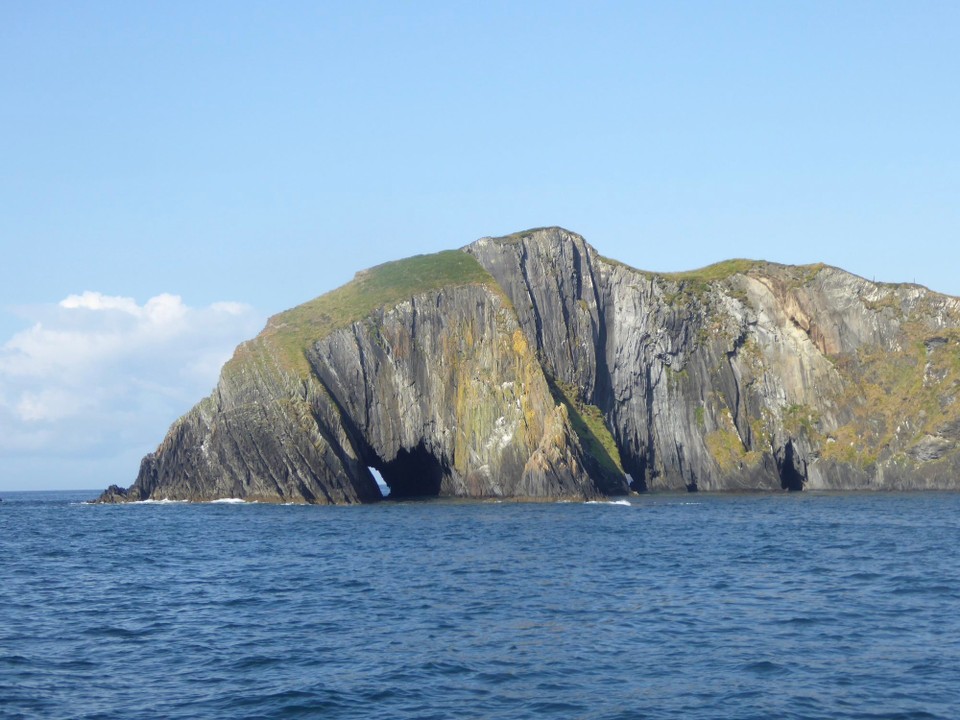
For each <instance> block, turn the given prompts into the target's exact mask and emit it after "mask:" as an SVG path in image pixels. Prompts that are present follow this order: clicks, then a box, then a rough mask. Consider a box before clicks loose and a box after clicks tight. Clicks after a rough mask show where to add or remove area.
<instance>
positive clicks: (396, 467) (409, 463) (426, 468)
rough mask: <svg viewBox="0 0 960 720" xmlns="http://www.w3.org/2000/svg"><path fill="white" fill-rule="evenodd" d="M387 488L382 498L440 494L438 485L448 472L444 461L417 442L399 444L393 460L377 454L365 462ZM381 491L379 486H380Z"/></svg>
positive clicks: (424, 496)
mask: <svg viewBox="0 0 960 720" xmlns="http://www.w3.org/2000/svg"><path fill="white" fill-rule="evenodd" d="M367 465H369V466H370V467H371V468H373V469H374V470H376V471H377V472H378V473H379V474H380V477H381V478H382V479H383V482H384V484H385V485H386V486H387V487H388V488H389V493H387V494H384V499H390V500H399V499H402V498H429V497H438V496H439V495H440V485H441V483H442V482H443V479H444V478H445V477H446V476H447V475H448V474H449V468H448V467H447V466H446V464H445V463H443V462H441V461H440V460H439V459H438V458H436V457H435V456H434V455H433V453H431V452H430V451H429V450H427V449H426V447H424V445H423V443H420V444H419V445H417V446H416V447H414V448H410V449H408V448H401V449H400V450H399V452H397V454H396V456H395V457H394V458H393V460H388V461H385V460H382V459H380V458H378V457H375V458H372V461H371V462H368V463H367ZM381 492H382V490H381Z"/></svg>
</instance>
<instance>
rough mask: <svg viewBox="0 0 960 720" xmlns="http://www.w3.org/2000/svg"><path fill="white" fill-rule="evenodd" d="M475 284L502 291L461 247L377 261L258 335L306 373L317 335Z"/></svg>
mask: <svg viewBox="0 0 960 720" xmlns="http://www.w3.org/2000/svg"><path fill="white" fill-rule="evenodd" d="M471 284H482V285H486V286H488V287H490V288H495V289H496V291H497V292H498V293H501V294H502V291H501V290H500V288H499V286H498V285H497V284H496V281H495V280H494V279H493V277H492V276H491V275H490V274H489V273H488V272H487V271H486V270H484V269H483V267H482V266H481V265H480V263H479V262H477V260H476V259H475V258H474V257H473V256H472V255H469V254H468V253H465V252H462V251H460V250H447V251H444V252H439V253H436V254H434V255H417V256H415V257H411V258H407V259H405V260H397V261H395V262H389V263H385V264H383V265H377V266H376V267H372V268H370V269H369V270H363V271H361V272H359V273H357V275H356V277H354V279H353V280H352V281H350V282H349V283H347V284H346V285H343V286H342V287H339V288H337V289H336V290H332V291H331V292H328V293H326V294H325V295H321V296H320V297H318V298H316V299H314V300H310V301H309V302H306V303H304V304H303V305H299V306H297V307H295V308H293V309H291V310H287V311H286V312H282V313H280V314H279V315H275V316H274V317H272V318H271V319H270V322H269V323H268V324H267V327H266V329H265V330H264V331H263V333H261V335H260V337H259V338H258V339H261V340H268V341H269V342H270V343H271V344H273V345H274V346H275V347H276V348H278V349H279V350H280V355H281V359H282V360H283V361H286V362H287V363H289V365H290V369H293V370H296V371H299V372H305V371H306V370H307V369H308V368H307V363H306V357H305V355H304V353H305V351H306V349H307V348H308V347H309V345H310V343H312V342H314V341H316V340H317V339H319V338H321V337H323V336H325V335H327V334H329V333H331V332H333V331H334V330H338V329H340V328H343V327H347V326H348V325H350V324H351V323H353V322H356V321H358V320H362V319H363V318H365V317H367V316H368V315H370V314H371V313H372V312H373V311H374V310H376V309H377V308H379V307H382V306H392V305H395V304H397V303H398V302H401V301H402V300H404V299H406V298H410V297H413V296H414V295H419V294H421V293H425V292H430V291H433V290H438V289H440V288H443V287H450V286H461V285H471ZM504 297H505V296H504Z"/></svg>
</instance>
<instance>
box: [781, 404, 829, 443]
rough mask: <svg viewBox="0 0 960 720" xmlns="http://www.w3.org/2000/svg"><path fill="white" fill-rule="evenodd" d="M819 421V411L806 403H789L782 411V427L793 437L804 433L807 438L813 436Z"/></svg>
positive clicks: (815, 433)
mask: <svg viewBox="0 0 960 720" xmlns="http://www.w3.org/2000/svg"><path fill="white" fill-rule="evenodd" d="M819 422H820V415H819V413H817V411H816V410H814V409H813V408H811V407H809V406H808V405H797V404H794V405H789V406H788V407H787V408H786V409H785V410H784V411H783V427H784V429H785V430H786V431H787V432H788V433H790V434H791V435H793V436H795V437H796V436H799V435H801V434H805V435H806V436H807V437H808V438H814V437H815V436H816V435H817V425H818V424H819Z"/></svg>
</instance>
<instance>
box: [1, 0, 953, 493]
mask: <svg viewBox="0 0 960 720" xmlns="http://www.w3.org/2000/svg"><path fill="white" fill-rule="evenodd" d="M958 75H960V5H958V4H957V3H953V2H940V3H938V2H901V3H888V2H844V3H836V2H823V3H819V2H802V3H800V2H798V3H785V2H782V3H781V2H755V3H754V2H724V3H720V2H716V3H713V2H669V3H668V2H663V3H657V2H649V3H640V2H627V3H563V2H544V3H538V2H527V3H517V2H504V3H497V2H489V3H469V4H468V3H465V2H443V3H430V2H415V3H401V2H391V3H363V2H349V3H346V2H344V3H315V2H303V3H299V2H285V3H253V2H223V3H219V2H205V3H188V2H170V3H130V2H122V3H121V2H116V3H112V2H99V3H97V2H91V3H69V2H62V3H46V2H40V1H37V0H30V1H29V2H18V1H16V0H11V1H10V2H5V3H2V4H0V97H2V98H3V101H2V106H0V134H2V137H3V138H4V140H3V142H2V143H0V167H2V168H3V169H2V172H0V242H2V248H3V257H4V262H3V263H2V268H3V269H2V271H0V272H2V275H0V278H2V281H0V438H2V439H0V490H3V489H15V488H28V489H29V488H57V487H63V488H67V487H91V488H94V487H105V486H106V485H108V484H110V483H118V484H121V485H128V484H129V483H130V482H132V480H133V479H134V477H135V475H136V471H137V465H138V461H139V458H140V456H142V455H143V454H144V453H146V452H149V451H150V450H152V449H153V448H154V447H155V446H156V445H157V443H158V442H159V441H160V439H161V438H162V435H163V434H164V432H165V430H166V428H167V426H168V425H169V424H170V422H172V421H173V420H174V419H175V418H176V417H177V416H178V415H180V414H181V413H182V412H184V411H185V410H187V409H188V408H189V407H190V406H191V405H192V404H193V403H194V402H195V401H196V400H199V398H200V397H201V396H203V395H205V394H206V393H207V392H209V390H210V388H211V387H212V386H213V384H214V383H215V381H216V373H217V371H216V368H217V366H218V364H219V363H220V362H222V361H223V359H225V358H226V357H228V356H229V354H230V352H231V350H232V348H233V346H234V345H235V344H236V343H237V342H239V341H240V340H242V339H244V338H246V337H249V336H250V335H252V334H254V333H255V332H256V331H257V329H258V328H259V327H260V326H262V324H263V321H264V320H265V318H266V317H267V316H268V315H270V314H272V313H275V312H278V311H280V310H283V309H285V308H287V307H290V306H292V305H295V304H297V303H299V302H302V301H304V300H307V299H309V298H311V297H314V296H316V295H318V294H320V293H322V292H324V291H326V290H329V289H332V288H333V287H336V286H337V285H340V284H342V283H343V282H346V281H347V280H349V279H350V277H352V275H353V273H354V272H355V271H356V270H358V269H361V268H364V267H368V266H370V265H373V264H376V263H379V262H383V261H386V260H390V259H394V258H398V257H403V256H407V255H411V254H417V253H425V252H433V251H436V250H440V249H444V248H450V247H459V246H461V245H464V244H466V243H468V242H470V241H472V240H474V239H476V238H478V237H481V236H484V235H497V234H505V233H509V232H513V231H516V230H520V229H525V228H529V227H534V226H541V225H563V226H564V227H567V228H569V229H571V230H574V231H576V232H579V233H580V234H582V235H584V236H585V237H586V238H587V240H588V241H589V242H591V243H592V244H593V245H594V246H595V247H597V248H598V249H599V250H600V251H601V252H603V253H604V254H606V255H609V256H612V257H616V258H618V259H620V260H623V261H624V262H627V263H630V264H632V265H635V266H637V267H641V268H646V269H650V270H682V269H689V268H693V267H699V266H702V265H706V264H708V263H711V262H714V261H717V260H721V259H724V258H729V257H751V258H764V259H768V260H773V261H778V262H786V263H806V262H819V261H823V262H827V263H830V264H833V265H837V266H840V267H843V268H845V269H848V270H850V271H852V272H856V273H858V274H860V275H863V276H865V277H868V278H876V279H877V280H888V281H913V280H915V281H916V282H919V283H922V284H925V285H928V286H930V287H932V288H934V289H936V290H940V291H943V292H947V293H950V294H955V295H960V273H958V271H957V268H958V265H960V262H958V261H960V244H958V242H957V241H958V239H960V238H958V235H960V232H958V231H960V203H958V202H957V200H958V197H960V192H958V191H960V139H958V138H960V133H958V131H957V128H960V93H958V92H957V77H958ZM71 298H72V299H71Z"/></svg>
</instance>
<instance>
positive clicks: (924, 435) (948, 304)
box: [101, 228, 960, 503]
mask: <svg viewBox="0 0 960 720" xmlns="http://www.w3.org/2000/svg"><path fill="white" fill-rule="evenodd" d="M958 391H960V303H958V300H957V299H955V298H951V297H947V296H943V295H938V294H936V293H933V292H930V291H929V290H926V289H925V288H921V287H918V286H915V285H886V284H875V283H871V282H868V281H866V280H864V279H862V278H859V277H856V276H854V275H851V274H849V273H846V272H843V271H842V270H838V269H835V268H831V267H826V266H822V265H813V266H802V267H790V266H783V265H776V264H772V263H766V262H754V261H746V260H735V261H729V262H726V263H720V264H718V265H715V266H711V267H709V268H704V269H702V270H699V271H693V272H688V273H677V274H662V273H649V272H644V271H641V270H636V269H633V268H630V267H627V266H625V265H623V264H621V263H617V262H615V261H612V260H609V259H606V258H603V257H602V256H600V255H599V254H598V253H597V252H596V251H595V250H594V249H593V248H592V247H591V246H590V245H589V244H587V243H586V242H585V241H584V240H583V238H581V237H580V236H578V235H576V234H574V233H570V232H568V231H566V230H563V229H561V228H544V229H539V230H532V231H528V232H524V233H518V234H516V235H512V236H508V237H504V238H484V239H481V240H478V241H476V242H475V243H472V244H471V245H469V246H467V247H465V248H463V249H462V250H461V251H448V252H445V253H439V254H437V255H432V256H419V257H416V258H410V259H408V260H404V261H398V262H397V263H388V264H387V265H384V266H379V267H377V268H372V269H370V270H368V271H364V272H362V273H358V275H357V278H355V280H354V281H353V282H352V283H350V284H348V285H346V286H344V287H343V288H339V289H338V290H335V291H333V292H331V293H328V294H327V295H324V296H321V297H320V298H317V299H316V300H314V301H311V302H310V303H307V304H305V305H303V306H300V307H298V308H294V309H292V310H290V311H288V312H286V313H282V314H280V315H278V316H276V317H274V318H272V319H271V321H270V322H269V323H268V325H267V327H266V328H265V329H264V331H263V332H262V333H261V334H260V335H258V336H257V337H256V338H254V339H253V340H251V341H249V342H247V343H244V344H243V345H241V346H240V347H239V348H238V349H237V352H236V354H235V356H234V358H233V359H232V360H231V361H230V362H229V363H228V364H227V365H226V366H225V367H224V369H223V372H222V374H221V378H220V381H219V383H218V386H217V388H216V389H215V391H214V392H213V394H212V395H211V396H210V397H208V398H206V399H204V400H202V401H201V402H200V403H199V404H198V405H197V406H196V407H195V408H194V409H193V410H191V411H190V412H189V413H187V414H186V415H185V416H184V417H182V418H181V419H180V420H178V421H177V422H176V423H174V425H173V427H172V428H171V430H170V432H169V434H168V435H167V437H166V438H165V439H164V440H163V442H162V443H161V445H160V447H159V448H158V449H157V451H156V452H155V453H152V454H150V455H148V456H147V457H146V458H144V461H143V463H142V465H141V469H140V473H139V475H138V477H137V479H136V482H135V483H134V484H133V485H132V486H131V487H130V488H129V489H128V490H126V491H122V490H121V489H120V488H116V487H113V488H111V489H110V490H109V491H107V492H106V493H104V495H103V497H102V498H101V499H102V500H104V501H116V502H124V501H130V500H143V499H163V498H169V499H186V500H211V499H217V498H224V497H238V498H244V499H248V500H259V501H269V502H309V503H354V502H373V501H376V500H379V499H381V497H382V495H381V492H380V490H379V489H378V487H377V484H376V482H375V481H374V479H373V476H372V475H371V473H370V470H369V468H370V467H373V468H375V469H376V470H377V471H378V472H379V473H380V474H381V475H382V477H383V479H384V481H385V482H386V483H387V484H388V485H389V487H390V490H391V494H390V497H391V498H403V497H419V496H452V497H477V498H481V497H499V498H505V497H508V498H542V499H549V498H592V497H599V496H603V495H617V494H622V493H624V492H627V491H628V486H627V483H628V477H627V475H626V474H627V473H628V474H629V479H632V488H633V489H634V490H684V489H686V490H744V489H766V490H800V489H805V488H806V489H831V488H832V489H854V488H856V489H860V488H873V489H921V488H956V487H958V485H960V482H958V479H960V472H958V471H960V455H958V452H957V449H958V440H960V403H957V402H956V400H957V396H958Z"/></svg>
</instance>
